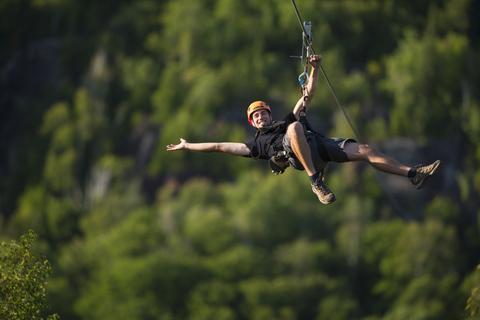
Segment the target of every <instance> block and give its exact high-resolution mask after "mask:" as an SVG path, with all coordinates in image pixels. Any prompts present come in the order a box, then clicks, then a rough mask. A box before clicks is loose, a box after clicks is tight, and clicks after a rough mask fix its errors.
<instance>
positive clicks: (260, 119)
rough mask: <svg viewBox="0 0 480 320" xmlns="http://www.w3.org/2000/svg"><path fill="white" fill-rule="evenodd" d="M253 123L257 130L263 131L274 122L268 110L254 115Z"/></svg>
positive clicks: (256, 112) (259, 111)
mask: <svg viewBox="0 0 480 320" xmlns="http://www.w3.org/2000/svg"><path fill="white" fill-rule="evenodd" d="M252 122H253V124H254V125H255V127H256V128H257V129H262V128H264V127H266V126H269V125H270V123H271V122H272V119H271V118H270V113H268V111H267V110H258V111H255V112H254V113H253V114H252Z"/></svg>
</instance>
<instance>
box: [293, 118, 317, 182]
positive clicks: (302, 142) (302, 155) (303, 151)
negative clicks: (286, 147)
mask: <svg viewBox="0 0 480 320" xmlns="http://www.w3.org/2000/svg"><path fill="white" fill-rule="evenodd" d="M287 135H288V138H289V139H290V146H291V148H292V151H293V153H295V156H297V159H298V160H300V162H301V163H302V165H303V167H304V168H305V171H306V172H307V174H308V176H313V175H314V174H315V173H316V170H315V166H314V165H313V161H312V153H311V151H310V146H309V145H308V142H307V137H305V132H304V131H303V126H302V124H301V123H300V122H294V123H292V124H290V125H289V126H288V128H287Z"/></svg>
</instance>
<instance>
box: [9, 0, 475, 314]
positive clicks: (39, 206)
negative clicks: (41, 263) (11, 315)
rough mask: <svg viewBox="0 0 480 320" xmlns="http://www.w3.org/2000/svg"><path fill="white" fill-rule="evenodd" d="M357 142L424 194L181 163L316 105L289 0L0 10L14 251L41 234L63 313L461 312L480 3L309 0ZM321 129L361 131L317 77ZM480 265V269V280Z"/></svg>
mask: <svg viewBox="0 0 480 320" xmlns="http://www.w3.org/2000/svg"><path fill="white" fill-rule="evenodd" d="M297 6H298V8H299V10H300V13H301V15H302V18H303V19H305V20H306V21H311V22H312V25H313V28H312V30H313V35H314V41H313V43H314V47H315V50H316V52H317V53H319V54H322V55H323V67H324V69H325V71H326V73H327V75H328V76H329V78H330V81H331V82H332V84H333V86H334V89H335V91H336V93H337V95H338V97H339V100H340V102H341V103H342V105H343V106H344V107H345V108H346V111H347V113H348V114H349V116H350V118H351V120H352V123H353V124H354V126H355V128H356V129H357V131H358V133H359V136H360V138H361V142H364V143H369V144H370V145H372V146H375V147H376V148H378V149H379V150H381V151H382V152H384V153H386V154H389V155H391V156H393V157H395V158H397V159H398V160H400V161H401V162H403V163H405V164H407V165H415V164H419V163H431V162H433V161H434V160H436V159H441V160H443V162H444V167H443V170H442V172H441V174H440V175H439V176H437V177H435V179H434V180H432V182H431V183H430V184H429V185H428V186H427V187H426V188H425V189H423V190H421V191H417V190H415V189H414V188H413V186H412V185H411V184H410V183H409V182H408V181H407V180H406V179H402V178H399V177H390V176H387V175H385V174H383V173H377V172H375V171H374V170H373V169H372V168H371V167H369V166H367V165H365V164H361V163H348V164H341V165H337V164H331V165H329V167H328V168H327V171H326V181H327V184H328V186H329V187H330V188H331V189H332V190H333V191H334V193H335V194H336V196H337V201H336V202H335V203H334V204H332V205H329V206H324V205H321V204H320V203H319V202H318V200H317V199H316V196H315V195H314V194H313V193H312V191H311V189H310V185H309V183H308V178H307V176H306V174H305V173H304V172H299V171H294V170H292V169H288V170H287V172H286V173H284V174H283V175H280V176H274V175H272V174H271V173H270V170H269V169H268V167H267V164H266V162H262V161H252V160H250V159H245V158H240V157H233V156H229V155H223V154H201V153H193V152H169V153H167V152H166V145H167V144H170V143H178V142H179V138H180V137H182V138H185V139H187V140H188V141H191V142H201V141H236V142H245V141H248V140H250V139H251V138H252V137H253V135H254V130H253V128H252V127H250V126H249V124H248V122H247V119H246V107H247V106H248V105H249V104H250V103H251V102H252V101H255V100H264V101H267V102H268V103H269V104H270V105H271V107H272V108H273V112H274V117H275V118H277V119H278V118H281V117H283V116H284V115H285V114H286V113H288V112H289V111H291V110H292V108H293V105H294V103H295V102H296V101H297V100H298V99H299V98H300V91H299V83H298V81H297V77H298V75H299V74H300V73H301V72H302V71H303V66H302V65H301V63H300V61H299V60H298V59H292V58H290V56H291V55H300V53H301V30H300V26H299V23H298V21H297V18H296V16H295V13H294V10H293V7H292V4H291V2H290V1H286V0H285V1H278V0H275V1H274V0H264V1H255V0H197V1H190V0H176V1H167V0H165V1H154V0H138V1H131V0H129V1H126V0H115V1H113V0H103V1H93V0H0V155H1V156H0V214H1V215H0V218H1V219H0V238H1V239H0V240H2V241H7V240H10V239H19V238H20V236H21V235H22V234H25V233H27V232H28V230H29V229H33V230H34V231H35V232H37V233H38V234H39V236H40V237H39V240H37V243H36V246H37V250H38V251H39V252H40V253H42V254H44V255H45V256H46V257H47V258H48V260H49V261H50V263H51V265H52V270H53V274H52V276H51V277H50V279H49V283H48V287H47V289H48V291H49V292H50V305H51V307H52V310H51V311H49V312H50V313H51V312H55V313H58V314H59V315H60V317H61V319H73V320H77V319H85V320H87V319H88V320H94V319H102V320H108V319H115V320H117V319H132V320H133V319H139V320H140V319H142V320H144V319H225V320H227V319H229V320H230V319H262V320H263V319H284V320H290V319H317V320H322V319H328V320H347V319H348V320H351V319H362V320H404V319H412V320H423V319H435V320H442V319H445V320H452V319H466V318H468V317H469V316H470V313H469V312H467V311H465V310H464V308H465V306H466V301H467V299H468V297H469V296H470V294H471V290H472V288H475V287H478V286H479V285H480V276H479V275H478V274H477V273H476V271H475V270H476V266H477V264H478V263H479V256H480V251H479V249H480V238H479V229H480V226H479V220H478V215H479V214H480V210H479V204H480V197H479V193H480V165H479V164H480V139H479V136H480V104H479V102H480V100H479V90H478V88H479V87H480V81H479V80H480V78H479V77H480V68H479V57H480V52H479V49H480V48H479V38H480V30H479V27H480V3H479V2H478V1H475V0H430V1H427V0H425V1H405V0H363V1H359V0H358V1H353V0H343V1H340V0H336V1H333V0H329V1H313V0H298V2H297ZM309 118H310V122H311V123H312V124H313V125H314V126H315V127H316V128H317V129H319V130H320V131H321V132H323V133H324V134H326V135H329V136H340V137H352V135H353V134H352V132H351V131H350V128H349V127H348V125H347V122H346V121H345V119H344V118H343V115H342V113H341V111H340V109H339V108H338V107H337V106H336V104H335V101H334V99H333V97H332V94H331V93H330V91H329V89H328V87H327V85H326V83H325V81H323V79H322V80H321V81H320V84H319V89H318V91H317V95H316V97H315V100H314V101H313V102H312V106H311V111H310V112H309ZM477 272H478V271H477Z"/></svg>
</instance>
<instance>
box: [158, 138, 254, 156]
mask: <svg viewBox="0 0 480 320" xmlns="http://www.w3.org/2000/svg"><path fill="white" fill-rule="evenodd" d="M176 150H193V151H200V152H223V153H228V154H232V155H234V156H248V155H249V154H250V149H248V147H247V146H246V145H245V144H244V143H237V142H203V143H190V142H188V141H187V140H185V139H182V138H180V143H179V144H176V145H175V144H169V145H168V146H167V151H176Z"/></svg>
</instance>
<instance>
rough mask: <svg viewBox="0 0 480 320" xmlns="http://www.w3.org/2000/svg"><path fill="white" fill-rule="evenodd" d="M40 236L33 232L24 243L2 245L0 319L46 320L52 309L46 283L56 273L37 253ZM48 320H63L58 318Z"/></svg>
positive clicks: (22, 240)
mask: <svg viewBox="0 0 480 320" xmlns="http://www.w3.org/2000/svg"><path fill="white" fill-rule="evenodd" d="M37 238H38V235H37V234H36V233H34V232H33V231H32V230H30V231H29V232H28V234H25V235H23V236H22V239H21V241H20V243H17V242H15V241H11V242H10V243H5V242H2V243H1V247H0V272H1V273H0V316H1V318H2V319H5V320H10V319H11V320H13V319H15V320H30V319H40V320H41V319H43V318H42V317H41V316H40V314H41V312H42V311H43V310H45V309H47V308H48V304H47V301H46V299H47V292H46V280H47V278H48V277H49V276H50V274H51V272H52V269H51V267H50V263H49V262H48V260H46V259H45V258H44V257H42V256H40V255H37V254H36V253H35V252H34V251H33V244H34V242H35V241H36V240H37ZM46 319H59V316H58V315H57V314H54V315H50V316H48V317H47V318H46Z"/></svg>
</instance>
